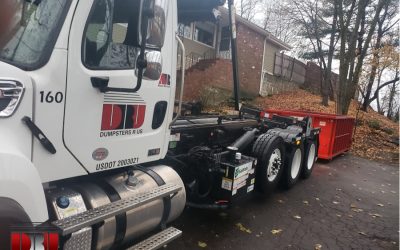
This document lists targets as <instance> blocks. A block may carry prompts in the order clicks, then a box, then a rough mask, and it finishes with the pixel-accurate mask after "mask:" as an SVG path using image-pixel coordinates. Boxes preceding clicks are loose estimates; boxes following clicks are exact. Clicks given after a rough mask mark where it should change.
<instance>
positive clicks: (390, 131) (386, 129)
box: [381, 127, 394, 135]
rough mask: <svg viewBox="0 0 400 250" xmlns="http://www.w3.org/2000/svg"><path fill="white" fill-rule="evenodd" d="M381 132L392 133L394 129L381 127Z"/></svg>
mask: <svg viewBox="0 0 400 250" xmlns="http://www.w3.org/2000/svg"><path fill="white" fill-rule="evenodd" d="M381 130H382V131H383V132H385V133H386V134H388V135H393V134H394V130H393V129H391V128H386V127H385V128H382V129H381Z"/></svg>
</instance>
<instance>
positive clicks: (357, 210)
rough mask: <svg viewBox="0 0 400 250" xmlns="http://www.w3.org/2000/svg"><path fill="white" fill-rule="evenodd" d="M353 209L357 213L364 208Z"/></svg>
mask: <svg viewBox="0 0 400 250" xmlns="http://www.w3.org/2000/svg"><path fill="white" fill-rule="evenodd" d="M351 211H353V212H356V213H360V212H362V211H364V210H362V209H361V208H352V209H351Z"/></svg>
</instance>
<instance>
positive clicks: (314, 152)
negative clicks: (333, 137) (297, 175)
mask: <svg viewBox="0 0 400 250" xmlns="http://www.w3.org/2000/svg"><path fill="white" fill-rule="evenodd" d="M304 156H305V157H304V159H303V168H302V173H301V177H302V178H303V179H307V178H309V177H310V176H311V173H312V171H313V168H314V163H315V161H316V160H317V157H318V142H317V141H315V140H308V141H307V143H306V150H305V154H304Z"/></svg>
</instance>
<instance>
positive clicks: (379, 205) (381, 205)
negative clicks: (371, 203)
mask: <svg viewBox="0 0 400 250" xmlns="http://www.w3.org/2000/svg"><path fill="white" fill-rule="evenodd" d="M376 205H377V206H378V207H384V205H383V204H381V203H379V204H376Z"/></svg>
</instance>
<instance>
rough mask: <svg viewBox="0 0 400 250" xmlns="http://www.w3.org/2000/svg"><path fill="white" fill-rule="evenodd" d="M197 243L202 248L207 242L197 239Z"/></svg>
mask: <svg viewBox="0 0 400 250" xmlns="http://www.w3.org/2000/svg"><path fill="white" fill-rule="evenodd" d="M197 245H198V246H199V247H202V248H205V247H207V243H205V242H203V241H198V242H197Z"/></svg>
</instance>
